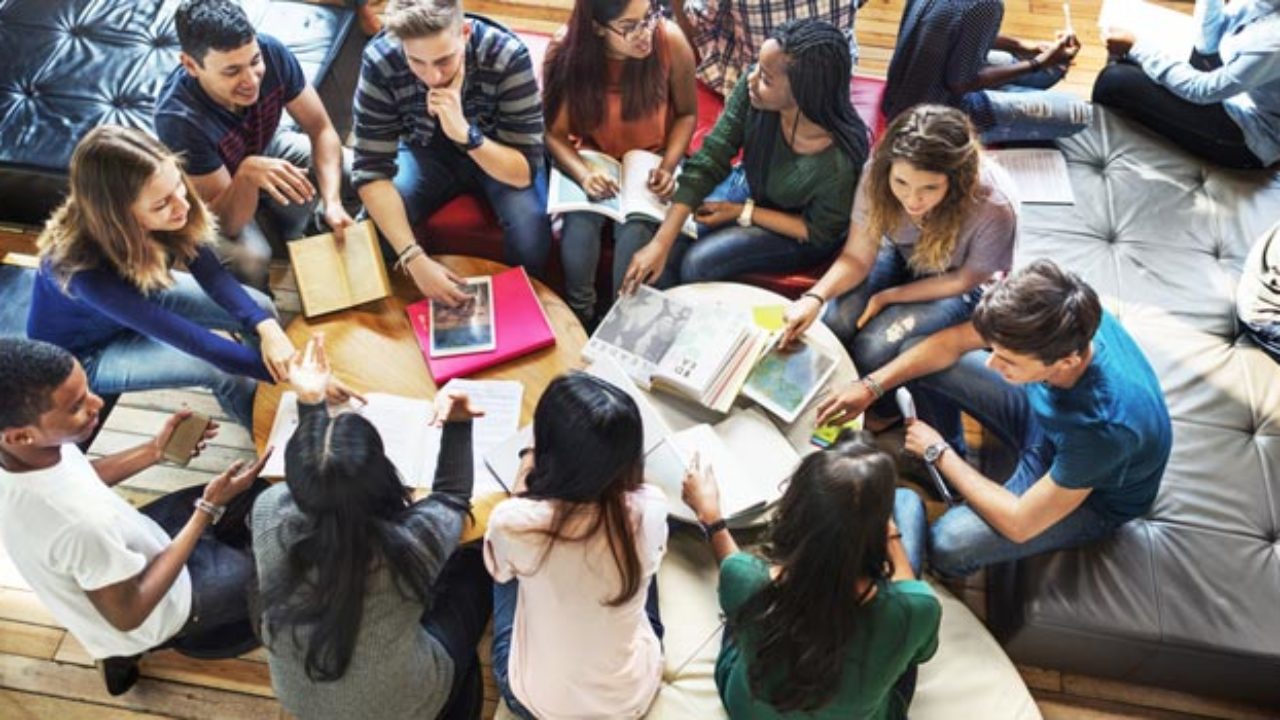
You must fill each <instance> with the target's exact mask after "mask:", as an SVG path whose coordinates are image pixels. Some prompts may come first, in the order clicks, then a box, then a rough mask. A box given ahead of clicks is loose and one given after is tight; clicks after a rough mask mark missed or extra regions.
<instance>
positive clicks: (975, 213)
mask: <svg viewBox="0 0 1280 720" xmlns="http://www.w3.org/2000/svg"><path fill="white" fill-rule="evenodd" d="M1017 226H1018V208H1017V201H1016V200H1015V199H1014V197H1013V194H1012V191H1011V190H1010V189H1009V180H1008V177H1007V176H1006V175H1005V174H1004V172H1003V171H1001V170H1000V169H999V168H998V167H997V166H996V165H995V164H994V163H991V162H989V161H986V160H984V159H983V157H982V153H981V150H980V147H979V143H978V139H977V136H976V135H975V134H974V130H973V126H972V125H971V124H970V123H969V120H968V118H966V117H965V115H964V113H962V112H960V111H959V110H956V109H954V108H948V107H943V106H940V105H919V106H916V107H915V108H912V109H910V110H908V111H906V112H904V113H902V114H901V115H899V116H898V118H897V119H896V120H894V122H893V123H892V124H891V125H890V126H889V128H888V130H887V131H886V132H885V135H884V138H883V139H882V140H881V141H880V142H879V143H878V144H877V145H876V147H875V149H874V150H873V151H872V155H871V160H870V161H869V162H868V163H867V167H866V168H865V169H864V170H863V172H862V179H861V181H860V182H859V184H858V190H857V194H856V196H855V198H854V202H853V217H852V219H851V223H850V227H849V236H848V239H847V240H846V241H845V244H844V249H843V250H842V251H841V253H840V256H839V257H838V258H837V259H836V262H835V264H833V265H832V266H831V268H830V269H829V270H827V272H826V274H825V275H823V276H822V279H821V280H819V281H818V282H817V284H815V285H814V286H813V288H812V290H810V291H809V292H807V293H805V294H804V295H802V296H801V297H800V299H799V300H796V301H795V303H793V304H792V305H791V307H790V308H789V309H788V311H787V328H786V335H785V338H784V339H785V341H786V342H790V341H791V340H792V339H794V338H795V337H797V336H798V335H800V334H801V333H803V332H804V331H805V329H806V328H808V327H809V326H810V325H811V324H813V321H814V320H815V319H817V317H818V313H819V311H821V310H822V309H823V307H824V306H825V307H826V308H827V310H826V312H825V314H824V316H823V320H824V322H826V324H827V325H828V326H830V327H831V329H832V330H833V331H835V333H836V335H837V336H838V337H839V338H840V340H841V341H842V342H843V343H844V344H845V345H846V347H848V348H849V350H850V352H851V353H852V355H853V359H854V362H855V363H856V364H857V366H858V370H859V372H861V373H862V374H863V380H862V381H861V382H863V383H864V384H870V385H871V387H870V388H869V389H870V390H871V391H872V392H873V393H875V394H876V395H877V396H878V395H879V394H880V393H879V392H877V390H878V388H876V387H875V386H874V382H875V381H874V379H873V378H872V379H869V376H870V374H871V371H873V370H875V369H876V368H878V367H880V366H882V365H884V364H885V363H887V362H888V361H890V360H892V359H893V358H894V357H895V356H896V355H897V354H898V351H899V349H900V348H901V347H902V344H903V342H905V341H906V340H907V339H909V338H912V337H923V336H926V335H929V334H931V333H933V332H935V331H937V330H941V329H943V328H946V327H950V326H952V325H955V324H957V323H960V322H963V321H964V320H967V319H968V318H969V315H970V314H971V313H972V312H973V308H974V306H975V305H976V304H977V302H978V297H979V295H980V286H981V284H982V283H983V282H984V281H986V280H987V279H989V278H990V277H991V276H992V275H993V274H995V273H998V272H1008V270H1009V268H1010V265H1011V263H1012V262H1013V246H1014V239H1015V236H1016V233H1017Z"/></svg>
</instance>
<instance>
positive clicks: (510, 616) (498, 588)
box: [491, 575, 665, 720]
mask: <svg viewBox="0 0 1280 720" xmlns="http://www.w3.org/2000/svg"><path fill="white" fill-rule="evenodd" d="M519 597H520V581H519V580H511V581H509V582H505V583H494V584H493V654H492V656H491V661H492V662H493V675H494V680H495V681H497V684H498V693H499V694H500V695H502V700H503V702H505V703H506V704H507V707H508V708H509V709H510V710H511V712H512V713H513V714H514V715H515V716H516V717H518V718H522V720H536V718H535V717H534V715H533V713H531V712H529V710H528V708H526V707H525V706H523V705H521V704H520V701H519V700H517V699H516V696H515V693H513V692H511V680H510V675H508V673H507V670H508V668H507V665H508V662H509V661H510V658H511V629H512V626H513V625H514V624H515V621H516V603H517V602H518V600H519ZM644 612H645V614H646V615H648V616H649V624H650V625H651V626H652V627H653V632H654V634H656V635H657V636H658V640H659V641H661V640H662V636H663V635H664V634H665V631H664V628H663V626H662V618H661V616H660V615H659V612H658V577H657V576H656V575H655V576H654V577H652V578H650V580H649V592H648V594H647V595H646V597H645V601H644Z"/></svg>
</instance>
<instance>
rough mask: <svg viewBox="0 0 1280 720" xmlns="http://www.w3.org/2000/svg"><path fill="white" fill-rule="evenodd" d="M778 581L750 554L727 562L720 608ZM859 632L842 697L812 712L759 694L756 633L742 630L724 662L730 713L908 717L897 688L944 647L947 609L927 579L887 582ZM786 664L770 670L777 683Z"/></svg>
mask: <svg viewBox="0 0 1280 720" xmlns="http://www.w3.org/2000/svg"><path fill="white" fill-rule="evenodd" d="M769 581H770V578H769V566H768V565H767V564H766V563H765V561H764V560H762V559H760V558H758V557H756V556H755V555H750V554H748V553H741V552H740V553H734V554H733V555H730V556H729V557H727V558H725V560H724V562H723V563H721V565H720V607H721V608H722V609H723V610H724V612H725V615H726V616H727V617H730V618H732V617H733V616H734V614H735V613H737V611H738V609H739V608H741V607H742V606H743V605H744V604H745V603H746V602H747V600H749V599H750V598H751V597H752V596H753V595H755V594H756V593H757V592H759V591H760V590H761V589H762V588H764V586H765V585H767V584H768V583H769ZM863 609H864V611H865V612H863V613H862V615H861V617H860V618H859V619H858V622H859V625H858V629H857V630H856V631H855V633H854V636H853V638H852V639H851V640H850V642H849V647H848V650H847V651H846V652H845V659H844V675H843V676H842V677H841V679H840V687H839V689H838V690H836V694H835V696H834V697H833V698H832V700H831V701H830V702H829V703H828V704H827V705H826V706H824V707H822V708H820V709H818V710H816V711H814V712H811V713H806V712H794V711H793V712H789V713H780V712H778V711H777V710H775V709H774V708H773V706H771V705H769V704H768V703H767V702H764V701H763V700H758V699H756V698H755V697H753V696H752V695H751V688H750V679H749V671H748V667H747V664H748V662H749V660H750V658H751V657H752V656H753V655H754V653H755V649H754V646H753V640H754V638H755V633H754V632H752V631H751V629H750V628H745V629H740V630H739V631H738V633H737V635H736V636H735V637H734V642H733V643H730V644H728V645H726V646H725V647H724V649H722V650H721V651H720V657H719V659H717V660H716V687H717V688H718V689H719V690H720V700H721V701H722V702H723V703H724V706H725V708H726V709H727V710H728V711H729V717H730V718H735V719H736V718H751V720H783V719H792V718H794V719H796V720H799V719H800V718H803V719H804V720H864V719H866V720H880V719H881V718H905V717H906V716H907V707H906V704H905V703H904V702H903V701H902V698H900V697H898V696H897V695H896V694H895V693H894V692H893V685H894V683H895V682H897V680H898V678H899V677H900V676H901V675H902V674H903V673H904V672H906V670H907V669H908V668H909V667H911V666H912V665H915V664H918V663H922V662H924V661H926V660H928V659H929V658H931V657H933V653H934V651H935V650H937V649H938V623H939V621H940V620H941V619H942V606H941V605H940V604H939V603H938V598H937V597H935V596H934V594H933V590H931V589H930V588H929V586H928V585H926V584H925V583H923V582H921V581H919V580H905V581H900V582H884V583H881V584H880V585H879V586H878V589H877V591H876V595H875V597H873V598H872V599H871V601H870V602H868V603H867V604H866V605H865V606H864V608H863ZM785 677H786V669H785V668H776V669H775V670H774V672H772V673H770V680H771V682H773V683H777V682H781V681H782V679H783V678H785Z"/></svg>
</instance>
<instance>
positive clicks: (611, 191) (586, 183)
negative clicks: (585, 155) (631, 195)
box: [578, 165, 622, 200]
mask: <svg viewBox="0 0 1280 720" xmlns="http://www.w3.org/2000/svg"><path fill="white" fill-rule="evenodd" d="M578 184H579V185H581V186H582V189H583V190H585V191H586V192H587V195H589V196H590V197H591V199H592V200H607V199H608V198H611V197H613V196H615V195H617V194H618V193H619V192H621V191H622V188H620V187H618V181H617V180H614V179H613V176H612V175H610V174H609V173H607V172H605V171H604V170H601V169H599V168H597V167H595V166H593V165H588V166H587V172H586V174H584V175H583V176H582V178H581V179H580V180H578Z"/></svg>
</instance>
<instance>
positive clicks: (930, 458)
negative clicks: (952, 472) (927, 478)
mask: <svg viewBox="0 0 1280 720" xmlns="http://www.w3.org/2000/svg"><path fill="white" fill-rule="evenodd" d="M941 455H942V448H940V447H938V446H937V445H930V446H929V447H927V448H925V450H924V461H925V462H928V463H932V462H937V461H938V458H939V457H940V456H941Z"/></svg>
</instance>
